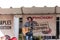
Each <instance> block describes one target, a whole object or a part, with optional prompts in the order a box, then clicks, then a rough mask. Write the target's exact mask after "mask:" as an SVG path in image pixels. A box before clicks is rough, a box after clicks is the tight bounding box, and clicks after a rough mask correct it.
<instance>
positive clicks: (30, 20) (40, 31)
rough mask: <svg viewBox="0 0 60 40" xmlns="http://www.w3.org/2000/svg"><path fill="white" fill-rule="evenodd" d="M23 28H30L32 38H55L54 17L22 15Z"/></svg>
mask: <svg viewBox="0 0 60 40" xmlns="http://www.w3.org/2000/svg"><path fill="white" fill-rule="evenodd" d="M23 27H32V28H33V30H32V31H33V35H34V36H39V35H40V36H56V16H55V15H23Z"/></svg>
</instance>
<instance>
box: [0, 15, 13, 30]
mask: <svg viewBox="0 0 60 40" xmlns="http://www.w3.org/2000/svg"><path fill="white" fill-rule="evenodd" d="M12 23H13V18H12V16H11V15H0V29H11V27H12Z"/></svg>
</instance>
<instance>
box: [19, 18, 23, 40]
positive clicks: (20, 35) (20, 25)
mask: <svg viewBox="0 0 60 40" xmlns="http://www.w3.org/2000/svg"><path fill="white" fill-rule="evenodd" d="M22 22H23V21H22V18H19V40H22Z"/></svg>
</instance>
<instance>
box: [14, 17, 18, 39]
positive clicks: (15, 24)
mask: <svg viewBox="0 0 60 40" xmlns="http://www.w3.org/2000/svg"><path fill="white" fill-rule="evenodd" d="M14 33H15V37H17V39H18V35H19V18H18V17H15V16H14Z"/></svg>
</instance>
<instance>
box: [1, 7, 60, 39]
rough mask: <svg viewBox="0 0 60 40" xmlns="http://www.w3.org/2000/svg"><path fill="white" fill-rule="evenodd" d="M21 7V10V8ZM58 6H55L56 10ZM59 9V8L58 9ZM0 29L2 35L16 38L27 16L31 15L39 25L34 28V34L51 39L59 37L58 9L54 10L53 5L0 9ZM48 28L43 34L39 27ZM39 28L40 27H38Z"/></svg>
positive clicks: (59, 17) (59, 16) (59, 15)
mask: <svg viewBox="0 0 60 40" xmlns="http://www.w3.org/2000/svg"><path fill="white" fill-rule="evenodd" d="M21 9H22V10H21ZM58 9H59V8H56V10H58ZM59 10H60V9H59ZM0 12H1V13H0V30H1V31H2V33H3V34H4V35H9V36H11V37H16V38H17V39H18V37H19V35H20V32H21V30H20V29H21V28H23V27H24V24H25V22H26V21H27V19H26V18H27V17H32V18H33V21H36V22H37V23H38V24H39V26H37V27H36V28H37V29H36V30H34V31H33V32H34V33H33V34H34V36H39V35H40V36H50V37H52V38H51V39H54V38H59V35H60V31H59V30H60V14H59V13H60V11H56V12H55V7H42V8H38V7H37V8H35V7H34V8H33V7H32V8H11V9H2V10H1V9H0ZM44 26H45V27H48V28H50V29H51V30H50V33H47V34H44V33H43V32H42V29H41V27H43V28H44ZM39 28H40V29H39Z"/></svg>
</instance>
